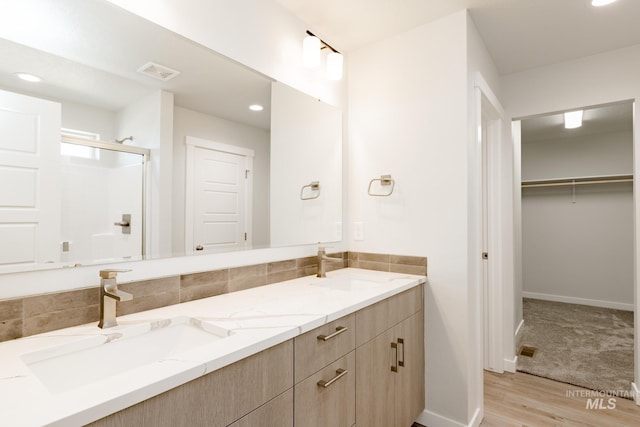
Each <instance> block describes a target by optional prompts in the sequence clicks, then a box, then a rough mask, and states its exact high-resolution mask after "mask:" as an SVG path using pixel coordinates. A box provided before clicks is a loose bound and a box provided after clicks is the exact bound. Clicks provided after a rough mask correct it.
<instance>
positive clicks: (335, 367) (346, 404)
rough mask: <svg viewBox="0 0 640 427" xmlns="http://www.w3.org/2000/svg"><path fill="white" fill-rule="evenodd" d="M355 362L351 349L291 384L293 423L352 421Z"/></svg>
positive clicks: (307, 426) (312, 426) (309, 426)
mask: <svg viewBox="0 0 640 427" xmlns="http://www.w3.org/2000/svg"><path fill="white" fill-rule="evenodd" d="M355 365H356V356H355V352H353V351H352V352H351V353H349V354H347V355H346V356H344V357H342V358H341V359H338V360H337V361H335V362H334V363H332V364H330V365H328V366H327V367H325V368H323V369H321V370H320V371H318V372H317V373H315V374H313V375H311V376H310V377H309V378H307V379H306V380H304V381H302V382H301V383H299V384H296V385H295V387H294V396H295V422H294V425H295V426H296V427H328V426H331V427H351V426H352V425H353V423H354V422H355V411H356V402H355V399H356V390H355V388H356V378H355V368H356V366H355ZM332 380H333V382H330V381H332Z"/></svg>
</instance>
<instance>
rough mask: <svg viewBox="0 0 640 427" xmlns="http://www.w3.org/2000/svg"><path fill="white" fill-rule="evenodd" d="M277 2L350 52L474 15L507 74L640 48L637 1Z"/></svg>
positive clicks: (312, 28)
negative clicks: (461, 13)
mask: <svg viewBox="0 0 640 427" xmlns="http://www.w3.org/2000/svg"><path fill="white" fill-rule="evenodd" d="M275 1H277V2H278V3H280V4H281V5H282V6H284V7H285V8H286V9H288V10H290V11H291V12H292V13H293V14H294V15H296V16H297V17H298V18H299V19H300V20H302V21H303V22H305V23H307V25H308V26H309V30H310V31H312V32H314V33H315V34H317V35H318V36H320V37H321V38H322V39H323V40H326V41H327V42H328V43H330V44H331V45H332V46H334V47H335V48H336V49H338V50H341V51H343V52H349V51H353V50H356V49H358V48H361V47H363V46H366V45H368V44H370V43H373V42H375V41H377V40H381V39H384V38H386V37H389V36H392V35H394V34H398V33H401V32H404V31H407V30H409V29H411V28H414V27H417V26H419V25H422V24H425V23H427V22H430V21H433V20H436V19H439V18H442V17H444V16H446V15H449V14H451V13H453V12H457V11H460V10H463V9H465V8H468V9H469V10H470V14H471V16H472V19H473V21H474V22H475V24H476V26H477V27H478V30H479V32H480V34H481V36H482V38H483V40H484V42H485V44H486V46H487V49H488V50H489V52H490V54H491V56H492V57H493V60H494V62H495V64H496V66H497V68H498V71H499V72H500V74H503V75H504V74H511V73H515V72H519V71H523V70H526V69H530V68H535V67H540V66H544V65H549V64H554V63H557V62H561V61H566V60H571V59H575V58H580V57H583V56H589V55H594V54H597V53H600V52H605V51H608V50H613V49H619V48H622V47H627V46H631V45H634V44H640V25H638V17H640V1H638V0H618V1H617V2H616V3H613V4H611V5H608V6H605V7H600V8H595V7H593V6H591V0H346V1H345V0H324V1H322V2H318V1H316V0H275ZM301 37H302V35H301Z"/></svg>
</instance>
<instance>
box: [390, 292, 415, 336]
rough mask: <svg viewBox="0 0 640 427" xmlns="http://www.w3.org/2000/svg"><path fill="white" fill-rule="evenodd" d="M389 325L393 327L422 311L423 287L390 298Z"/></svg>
mask: <svg viewBox="0 0 640 427" xmlns="http://www.w3.org/2000/svg"><path fill="white" fill-rule="evenodd" d="M388 301H389V323H388V327H389V328H390V327H392V326H395V325H397V324H398V323H400V322H402V321H403V320H405V319H408V318H409V317H411V316H413V315H414V314H416V313H417V312H419V311H420V310H422V301H423V297H422V285H418V286H415V287H413V288H411V289H409V290H406V291H404V292H402V293H401V294H398V295H394V296H392V297H391V298H389V300H388Z"/></svg>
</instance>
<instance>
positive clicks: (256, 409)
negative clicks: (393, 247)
mask: <svg viewBox="0 0 640 427" xmlns="http://www.w3.org/2000/svg"><path fill="white" fill-rule="evenodd" d="M424 282H425V277H424V276H417V275H407V274H400V273H390V272H380V271H373V270H363V269H357V268H345V269H341V270H335V271H332V272H329V273H327V277H326V278H317V277H315V276H306V277H301V278H298V279H293V280H288V281H284V282H280V283H275V284H271V285H266V286H260V287H256V288H252V289H247V290H244V291H239V292H233V293H229V294H224V295H218V296H215V297H210V298H205V299H200V300H196V301H191V302H188V303H183V304H177V305H172V306H167V307H163V308H159V309H154V310H149V311H145V312H139V313H135V314H130V315H127V316H121V317H119V318H118V319H117V323H118V325H117V326H114V327H110V328H105V329H101V328H98V326H97V324H88V325H82V326H77V327H71V328H67V329H62V330H58V331H52V332H48V333H44V334H40V335H34V336H30V337H25V338H21V339H17V340H13V341H8V342H4V343H0V396H2V399H1V400H0V414H2V415H1V417H2V424H3V425H11V426H41V425H65V426H66V425H73V426H75V425H86V424H90V423H94V424H93V425H96V426H118V425H122V426H125V425H136V426H154V427H156V426H162V425H166V426H176V425H209V426H233V427H249V426H258V425H259V426H279V427H280V426H282V427H285V426H293V425H295V426H296V427H297V426H345V427H351V426H354V425H358V426H361V427H364V426H367V427H372V426H376V425H380V426H385V427H389V426H398V427H409V426H410V425H411V423H412V422H413V420H414V419H415V417H416V416H417V415H418V413H419V412H420V411H421V410H422V408H423V406H424V333H423V322H424V320H423V318H424V317H423V306H422V301H423V283H424ZM134 298H135V295H134Z"/></svg>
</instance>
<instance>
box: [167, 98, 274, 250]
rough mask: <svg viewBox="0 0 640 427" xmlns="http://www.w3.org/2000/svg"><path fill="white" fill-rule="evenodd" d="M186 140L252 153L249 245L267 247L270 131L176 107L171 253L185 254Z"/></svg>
mask: <svg viewBox="0 0 640 427" xmlns="http://www.w3.org/2000/svg"><path fill="white" fill-rule="evenodd" d="M186 136H194V137H197V138H202V139H206V140H209V141H214V142H219V143H222V144H228V145H236V146H238V147H244V148H249V149H251V150H253V151H254V154H255V157H254V158H253V200H252V202H253V225H252V228H253V240H252V243H253V245H254V246H255V247H265V246H266V245H268V244H269V188H270V186H269V158H270V154H269V131H267V130H264V129H258V128H254V127H251V126H247V125H243V124H240V123H236V122H232V121H229V120H225V119H221V118H219V117H214V116H210V115H208V114H203V113H200V112H197V111H193V110H189V109H187V108H184V107H178V106H176V107H175V108H174V123H173V200H174V202H173V253H174V254H184V251H185V247H184V244H185V243H184V233H185V222H184V221H185V218H184V215H185V208H184V206H185V176H186V175H185V173H186V171H185V165H186V159H185V155H186V148H185V137H186Z"/></svg>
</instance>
